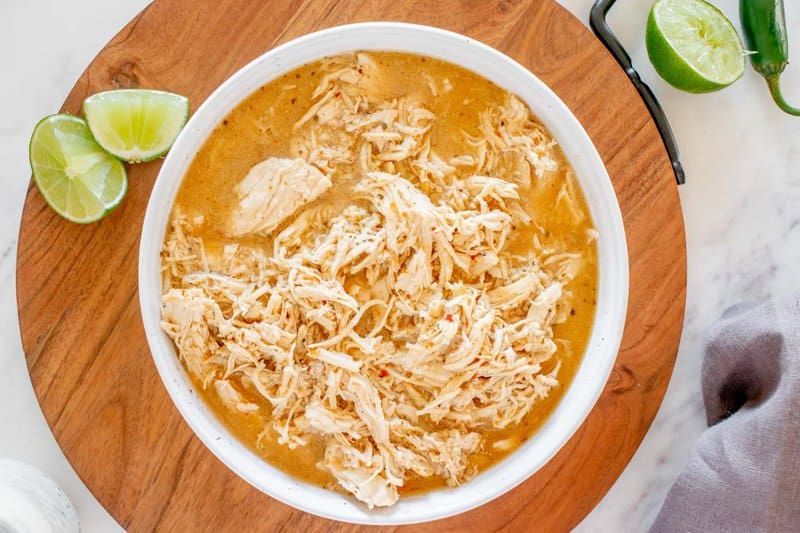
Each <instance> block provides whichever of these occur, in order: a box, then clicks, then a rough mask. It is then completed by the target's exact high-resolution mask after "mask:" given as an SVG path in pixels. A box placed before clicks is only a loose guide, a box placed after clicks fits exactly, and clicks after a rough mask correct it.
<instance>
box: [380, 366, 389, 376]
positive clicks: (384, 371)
mask: <svg viewBox="0 0 800 533" xmlns="http://www.w3.org/2000/svg"><path fill="white" fill-rule="evenodd" d="M378 375H379V376H380V377H382V378H385V377H386V376H388V375H389V372H387V371H386V369H385V368H381V371H380V372H379V373H378Z"/></svg>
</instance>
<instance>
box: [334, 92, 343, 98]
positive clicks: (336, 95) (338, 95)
mask: <svg viewBox="0 0 800 533" xmlns="http://www.w3.org/2000/svg"><path fill="white" fill-rule="evenodd" d="M333 96H335V97H336V98H341V97H342V93H340V92H339V91H336V92H335V93H333Z"/></svg>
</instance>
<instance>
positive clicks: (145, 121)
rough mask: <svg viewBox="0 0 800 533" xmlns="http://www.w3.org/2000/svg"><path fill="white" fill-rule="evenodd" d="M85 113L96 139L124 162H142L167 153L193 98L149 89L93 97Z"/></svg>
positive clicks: (86, 103) (86, 104) (88, 102)
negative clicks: (190, 99)
mask: <svg viewBox="0 0 800 533" xmlns="http://www.w3.org/2000/svg"><path fill="white" fill-rule="evenodd" d="M83 114H84V115H85V116H86V121H87V122H88V123H89V129H90V130H91V131H92V135H93V136H94V138H95V140H96V141H97V142H98V144H100V146H102V147H103V148H105V149H106V150H107V151H108V152H109V153H111V154H113V155H115V156H117V157H118V158H120V159H122V160H123V161H128V162H130V163H139V162H143V161H151V160H153V159H155V158H157V157H160V156H162V155H164V154H165V153H166V152H167V150H169V148H170V146H172V143H173V142H175V138H176V137H177V136H178V133H180V131H181V128H183V125H184V124H186V118H187V117H188V116H189V99H188V98H186V97H184V96H181V95H179V94H173V93H168V92H164V91H151V90H146V89H122V90H119V91H107V92H103V93H98V94H95V95H92V96H90V97H89V98H87V99H86V100H85V101H84V102H83Z"/></svg>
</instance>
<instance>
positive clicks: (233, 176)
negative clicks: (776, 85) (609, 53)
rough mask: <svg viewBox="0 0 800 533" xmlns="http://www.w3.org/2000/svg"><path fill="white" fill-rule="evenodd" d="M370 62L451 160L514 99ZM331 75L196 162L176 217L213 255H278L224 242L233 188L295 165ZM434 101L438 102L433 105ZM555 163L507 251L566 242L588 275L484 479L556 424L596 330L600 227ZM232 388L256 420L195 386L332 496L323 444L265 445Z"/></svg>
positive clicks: (300, 78) (272, 103)
mask: <svg viewBox="0 0 800 533" xmlns="http://www.w3.org/2000/svg"><path fill="white" fill-rule="evenodd" d="M370 55H371V56H372V58H373V59H374V61H375V62H377V63H378V64H379V65H380V66H381V67H382V72H385V73H386V76H385V78H384V79H382V80H380V88H381V91H383V96H384V97H387V98H391V97H395V98H400V97H412V98H416V99H419V100H421V101H423V102H424V103H425V105H426V107H427V108H428V109H430V110H431V111H432V112H433V113H434V114H435V115H436V117H437V120H436V122H435V124H434V125H433V127H432V129H431V133H430V135H431V137H430V139H431V148H432V150H435V151H436V152H437V153H438V154H440V155H441V156H442V157H443V158H444V159H446V160H447V159H449V158H451V157H455V156H458V155H459V154H463V153H465V152H467V151H468V150H469V146H467V144H466V140H465V136H464V135H463V132H467V133H468V134H471V135H478V130H479V119H478V117H479V115H480V113H481V112H482V111H484V110H485V109H487V108H489V107H492V106H496V105H501V104H502V103H503V102H504V101H505V99H506V98H507V92H506V91H504V90H502V89H500V88H498V87H497V86H495V85H494V84H492V83H491V82H489V81H488V80H486V79H484V78H482V77H480V76H478V75H476V74H474V73H472V72H469V71H467V70H465V69H463V68H461V67H458V66H455V65H452V64H449V63H446V62H443V61H439V60H435V59H432V58H426V57H420V56H414V55H408V54H400V53H389V52H386V53H371V54H370ZM325 73H326V71H325V64H324V63H323V62H320V61H317V62H314V63H311V64H308V65H306V66H303V67H300V68H298V69H296V70H293V71H291V72H289V73H287V74H284V75H283V76H281V77H279V78H277V79H276V80H274V81H272V82H270V83H268V84H266V85H265V86H263V87H261V88H260V89H259V90H258V91H256V92H255V93H253V94H252V95H251V96H250V97H248V98H247V99H246V100H244V101H243V102H242V103H241V104H239V105H238V106H237V107H236V108H235V109H234V110H233V111H232V112H231V113H230V114H229V115H228V116H227V117H226V118H225V120H224V121H223V122H222V123H221V124H219V126H218V127H217V128H216V129H215V130H214V131H213V133H212V134H211V135H210V136H209V138H208V139H207V140H206V142H205V144H204V145H203V147H202V148H201V150H200V151H199V152H198V153H197V155H196V157H195V159H194V161H193V163H192V164H191V167H190V168H189V170H188V172H187V173H186V176H185V178H184V180H183V183H182V185H181V188H180V191H179V193H178V196H177V200H176V203H175V208H174V209H175V211H174V212H175V213H178V212H180V213H185V214H187V215H188V216H189V217H190V218H191V217H197V216H199V217H202V218H203V220H204V222H203V224H202V227H201V228H200V229H199V230H198V231H199V236H200V237H201V238H202V239H203V242H204V243H205V246H206V249H207V250H208V253H210V254H213V253H215V251H216V252H218V251H219V250H221V249H222V248H223V247H224V246H225V245H226V244H229V243H231V242H239V243H244V244H247V245H250V246H261V247H263V248H264V249H271V240H270V239H269V238H264V237H253V236H246V237H240V238H233V237H231V236H229V235H228V233H227V232H226V228H227V226H226V224H227V217H228V213H229V211H230V208H231V205H235V204H236V202H237V198H236V196H235V194H234V186H235V185H236V184H237V183H238V182H239V181H241V179H242V178H243V177H244V176H245V175H246V174H247V173H248V171H249V170H250V169H251V167H253V166H254V165H255V164H257V163H259V162H261V161H263V160H265V159H266V158H268V157H270V156H280V157H288V154H289V153H290V150H291V147H290V139H291V137H292V134H293V125H294V124H295V123H296V122H297V121H298V120H299V119H300V118H301V117H302V116H303V115H304V114H305V113H306V111H307V109H308V107H309V102H310V101H311V99H312V92H313V91H314V89H315V88H316V87H317V85H318V84H319V83H320V81H321V80H322V77H323V76H324V75H325ZM443 80H447V83H448V84H449V85H451V86H452V88H451V89H450V90H449V91H446V92H445V91H444V90H443V89H442V90H437V84H438V85H439V86H440V87H441V86H442V85H443V84H444V82H443ZM432 84H433V88H432ZM434 91H436V92H438V93H439V94H438V95H434V94H433V92H434ZM557 153H558V158H559V159H560V165H559V167H560V168H559V170H558V171H556V172H552V173H551V174H550V175H548V176H547V177H546V178H545V179H539V180H536V179H534V182H533V185H532V186H531V187H529V188H528V190H524V191H522V194H523V199H524V202H523V207H524V209H525V210H526V212H527V213H528V214H529V215H530V216H531V217H532V218H533V219H534V221H535V224H530V225H528V226H525V227H518V228H516V230H515V233H514V236H513V240H512V242H510V244H509V245H508V246H509V247H511V249H513V250H515V251H517V250H518V251H520V252H526V251H528V250H530V248H531V247H533V246H534V240H535V238H538V239H540V240H541V241H543V242H558V243H560V244H561V245H563V246H564V247H565V248H566V249H569V250H570V251H573V252H575V253H579V254H581V255H582V256H583V257H584V258H585V262H584V264H583V267H582V268H581V270H580V271H579V272H578V274H577V275H576V276H575V277H574V279H572V281H570V282H569V283H568V284H567V286H566V288H567V289H568V290H569V291H570V292H571V293H572V296H571V298H570V300H569V302H570V305H571V311H570V312H569V315H570V316H569V318H568V319H567V320H566V321H565V322H563V323H561V324H557V325H555V326H554V328H553V333H554V338H555V339H558V341H559V342H558V351H557V353H556V356H555V357H554V358H553V359H552V360H551V361H548V364H550V365H552V364H554V363H555V360H558V361H560V362H561V367H560V370H559V372H558V379H559V382H560V385H559V386H558V387H556V388H555V389H553V390H552V391H551V392H550V394H549V396H548V397H547V398H546V399H544V400H542V401H540V402H538V403H537V404H536V405H535V406H534V407H533V408H532V409H531V411H530V412H529V413H528V414H527V415H526V416H525V418H524V419H523V420H522V422H521V423H519V424H517V425H515V426H512V427H508V428H506V429H503V430H489V431H485V432H484V437H485V439H486V440H485V441H484V443H483V445H482V446H481V448H480V449H479V450H478V452H477V453H474V454H473V455H472V456H471V457H470V458H469V460H470V462H471V464H472V465H474V466H476V467H477V468H478V470H483V469H485V468H487V467H488V466H490V465H492V464H493V463H495V462H497V461H499V460H501V459H502V458H503V457H505V456H506V455H507V454H508V453H511V452H513V450H514V449H515V448H516V447H517V446H519V445H520V444H521V443H523V442H524V441H526V440H527V439H528V438H529V437H531V436H532V435H533V434H534V433H535V432H536V430H537V429H538V428H539V427H540V426H541V425H542V423H543V422H544V421H545V420H546V419H547V417H548V416H550V414H551V413H552V412H553V410H554V409H555V407H556V406H557V404H558V402H559V400H560V399H561V397H562V396H563V394H564V392H565V391H566V389H567V387H568V386H569V384H570V382H571V381H572V378H573V376H574V374H575V372H576V370H577V367H578V365H579V363H580V360H581V357H582V354H583V353H584V351H585V349H586V345H587V342H588V339H589V336H590V333H591V329H592V324H593V320H594V313H595V304H596V302H595V298H596V287H597V252H596V247H595V244H594V242H593V241H592V240H591V239H587V234H588V233H589V232H591V231H592V221H591V218H590V217H589V216H588V208H587V206H586V203H585V201H584V199H583V197H582V195H581V193H580V190H579V188H578V186H577V184H576V183H567V182H568V181H569V180H572V178H571V177H570V175H569V172H570V170H569V165H568V163H567V162H566V160H565V159H564V157H563V155H562V154H561V153H560V151H558V150H557ZM565 183H567V185H568V186H571V187H574V188H575V197H576V198H577V200H578V204H577V209H578V210H579V211H580V212H582V213H583V214H584V215H585V218H584V219H583V220H582V221H580V222H579V223H576V222H575V221H574V220H573V219H572V218H570V217H568V216H565V214H564V208H562V207H561V206H560V205H559V204H560V202H561V201H562V198H561V197H560V195H561V194H562V190H563V188H564V187H565ZM351 186H352V183H350V182H348V181H345V180H341V181H338V182H337V179H336V178H334V184H333V188H332V189H331V190H332V191H334V193H332V194H326V195H324V196H323V197H322V198H321V199H320V202H323V203H328V205H329V207H330V209H331V210H332V211H340V210H341V209H342V208H343V207H344V206H345V205H347V203H348V202H349V190H350V187H351ZM318 203H319V202H318ZM537 226H538V227H537ZM232 381H233V383H234V385H236V388H237V389H238V390H239V392H240V393H241V394H242V395H244V396H245V397H246V398H247V401H249V402H253V403H255V404H257V405H258V406H259V409H258V411H256V412H254V413H251V414H244V413H241V412H237V411H232V410H230V409H228V408H226V406H225V405H224V404H223V402H222V401H221V400H220V398H219V396H218V395H217V394H216V392H215V390H214V388H213V387H208V388H204V387H203V384H202V383H200V382H196V385H197V390H198V391H199V392H200V394H201V396H202V398H203V399H204V400H205V402H206V403H207V404H208V405H209V406H210V407H211V409H212V410H213V412H214V413H215V414H216V415H217V416H218V417H219V418H220V419H221V421H222V422H223V423H224V425H225V426H226V427H227V428H229V429H230V430H231V431H232V432H233V433H234V434H235V435H236V436H237V437H238V438H239V439H240V440H241V441H242V442H244V443H246V444H247V445H248V446H249V447H251V448H252V449H253V450H254V451H255V452H257V453H258V454H259V455H260V456H262V457H263V458H264V459H265V460H267V461H268V462H269V463H271V464H272V465H274V466H276V467H277V468H279V469H281V470H283V471H285V472H287V473H289V474H291V475H293V476H296V477H297V478H300V479H302V480H305V481H308V482H311V483H314V484H317V485H319V486H322V487H327V488H333V487H334V486H335V479H334V478H333V476H332V475H331V474H330V473H329V472H328V471H327V470H325V469H323V468H319V467H318V466H317V463H318V462H319V461H320V458H321V456H322V453H323V446H322V443H321V442H310V443H309V445H308V446H299V447H297V448H295V449H289V448H288V447H286V446H283V445H280V444H278V442H277V439H278V435H277V434H276V433H275V431H273V430H269V431H268V432H267V433H265V434H264V435H262V436H261V439H259V434H260V433H261V432H262V430H264V428H265V426H267V423H268V421H269V419H270V406H269V403H268V402H267V401H265V400H264V399H263V398H261V397H259V396H258V395H256V394H253V393H251V392H250V391H248V389H247V387H245V386H243V385H242V384H241V383H239V382H237V381H236V379H235V378H232ZM498 442H504V443H506V446H503V447H502V448H497V447H495V446H494V444H495V443H498ZM442 486H445V480H444V478H442V477H441V476H434V477H428V478H423V477H420V476H417V475H414V474H410V475H409V477H407V478H406V482H405V484H404V486H402V487H400V489H399V490H400V493H401V494H403V495H408V494H414V493H418V492H420V491H425V490H429V489H432V488H436V487H442Z"/></svg>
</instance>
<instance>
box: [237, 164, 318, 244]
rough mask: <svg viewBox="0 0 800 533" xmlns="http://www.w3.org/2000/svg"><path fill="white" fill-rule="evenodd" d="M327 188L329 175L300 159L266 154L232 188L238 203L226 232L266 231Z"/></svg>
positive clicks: (247, 232)
mask: <svg viewBox="0 0 800 533" xmlns="http://www.w3.org/2000/svg"><path fill="white" fill-rule="evenodd" d="M330 188H331V180H330V178H328V177H327V176H326V175H325V174H323V173H322V172H320V171H319V170H318V169H317V168H316V167H313V166H311V165H310V164H308V163H306V162H305V161H304V160H302V159H284V158H279V157H270V158H269V159H267V160H266V161H262V162H261V163H259V164H257V165H256V166H254V167H253V168H251V169H250V172H248V173H247V176H245V177H244V179H243V180H242V181H241V182H239V184H238V185H236V187H235V188H234V191H235V192H236V196H237V197H238V199H239V203H238V205H237V206H236V207H235V208H234V210H233V213H232V214H231V215H232V216H231V223H230V228H229V230H228V232H229V233H230V234H231V235H233V236H237V237H238V236H242V235H249V234H252V233H264V234H266V233H269V232H270V231H272V230H274V229H275V228H277V227H278V226H279V225H280V224H281V223H282V222H283V221H284V220H286V219H287V218H289V217H290V216H291V215H292V214H294V213H295V212H296V211H297V210H298V209H300V208H301V207H303V206H304V205H306V204H308V203H309V202H311V201H313V200H315V199H316V198H318V197H319V196H320V195H321V194H322V193H324V192H325V191H327V190H328V189H330Z"/></svg>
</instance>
